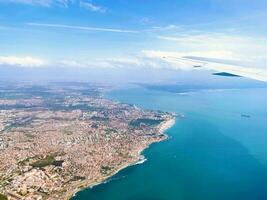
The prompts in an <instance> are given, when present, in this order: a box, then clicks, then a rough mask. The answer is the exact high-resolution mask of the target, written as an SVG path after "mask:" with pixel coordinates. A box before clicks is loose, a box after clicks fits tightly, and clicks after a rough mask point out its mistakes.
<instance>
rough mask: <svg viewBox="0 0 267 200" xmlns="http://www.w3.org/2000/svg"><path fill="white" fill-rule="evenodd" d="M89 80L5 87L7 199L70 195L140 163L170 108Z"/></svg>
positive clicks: (1, 175)
mask: <svg viewBox="0 0 267 200" xmlns="http://www.w3.org/2000/svg"><path fill="white" fill-rule="evenodd" d="M103 90H105V86H99V85H94V84H89V83H50V84H46V85H32V84H25V83H24V84H2V85H1V86H0V157H1V160H0V194H1V198H5V197H7V198H8V199H12V200H13V199H14V200H19V199H24V200H30V199H31V200H32V199H36V200H37V199H38V200H42V199H45V200H52V199H53V200H54V199H57V200H65V199H69V198H71V197H72V195H73V194H75V193H76V192H78V191H79V190H81V189H82V188H86V187H90V186H93V185H95V184H97V183H101V182H102V181H104V180H106V179H107V178H109V177H110V176H112V175H113V174H115V173H116V172H118V171H119V170H120V169H122V168H125V167H127V166H129V165H131V164H134V163H136V162H139V161H140V159H142V157H141V155H140V152H142V151H143V150H144V149H145V148H147V147H148V146H149V145H150V144H152V143H154V142H159V141H162V140H164V139H166V137H167V136H166V135H165V134H164V133H163V132H164V131H165V130H166V129H167V128H169V127H170V126H172V124H173V123H174V120H175V117H174V115H173V114H171V113H167V112H161V111H151V110H142V109H139V108H137V107H136V106H133V105H129V104H123V103H118V102H114V101H111V100H108V99H105V98H103V96H102V91H103Z"/></svg>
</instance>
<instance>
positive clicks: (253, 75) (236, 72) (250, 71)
mask: <svg viewBox="0 0 267 200" xmlns="http://www.w3.org/2000/svg"><path fill="white" fill-rule="evenodd" d="M162 59H164V60H165V61H167V62H171V63H173V64H181V63H187V64H190V63H191V64H192V67H194V68H204V69H208V70H214V71H216V72H219V73H218V75H220V74H221V75H229V76H231V75H233V76H242V77H246V78H250V79H255V80H259V81H264V82H267V70H263V69H256V68H248V67H242V66H238V65H232V64H223V63H218V62H214V61H206V60H203V59H201V58H195V57H176V56H163V57H162Z"/></svg>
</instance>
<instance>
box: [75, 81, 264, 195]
mask: <svg viewBox="0 0 267 200" xmlns="http://www.w3.org/2000/svg"><path fill="white" fill-rule="evenodd" d="M108 96H109V97H110V98H112V99H114V100H118V101H120V102H126V103H131V104H135V105H137V106H140V107H142V108H145V109H154V110H164V111H171V112H175V113H178V114H184V115H185V118H184V119H180V120H177V122H176V124H175V125H174V126H173V127H172V128H171V129H169V130H168V131H167V133H168V135H169V136H170V139H168V140H166V141H164V142H161V143H158V144H153V145H152V146H151V147H150V148H149V149H147V150H145V151H144V155H145V156H146V158H147V159H148V160H147V162H145V163H144V164H142V165H136V166H132V167H129V168H126V169H124V170H122V171H121V172H119V173H118V174H117V175H115V176H114V177H112V178H111V181H109V182H108V183H105V184H101V185H98V186H96V187H94V188H92V189H86V190H84V191H81V192H79V193H78V194H77V195H76V197H75V198H73V199H74V200H87V199H88V200H174V199H179V200H202V199H203V200H226V199H227V200H266V199H267V192H266V185H267V168H266V167H267V145H266V142H267V106H266V104H267V89H266V88H258V89H256V88H242V89H229V88H228V89H227V90H224V89H220V90H216V89H214V88H213V89H212V90H196V91H190V92H186V91H183V92H182V93H176V92H175V90H171V91H170V92H166V91H165V90H161V89H158V88H157V89H153V88H145V87H142V86H138V87H131V88H125V89H119V90H115V91H112V92H111V93H109V94H108ZM242 115H247V116H250V117H244V116H242Z"/></svg>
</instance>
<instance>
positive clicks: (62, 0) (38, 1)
mask: <svg viewBox="0 0 267 200" xmlns="http://www.w3.org/2000/svg"><path fill="white" fill-rule="evenodd" d="M0 3H17V4H26V5H32V6H34V5H36V6H44V7H50V6H51V5H53V4H55V5H56V4H57V5H66V4H67V3H69V0H0Z"/></svg>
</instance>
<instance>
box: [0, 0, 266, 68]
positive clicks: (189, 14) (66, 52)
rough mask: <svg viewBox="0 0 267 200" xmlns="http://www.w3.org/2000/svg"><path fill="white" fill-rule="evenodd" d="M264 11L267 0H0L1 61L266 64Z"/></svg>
mask: <svg viewBox="0 0 267 200" xmlns="http://www.w3.org/2000/svg"><path fill="white" fill-rule="evenodd" d="M266 11H267V1H266V0H253V1H252V0H164V1H163V0H146V1H144V0H128V1H126V0H0V67H2V68H3V67H4V68H8V67H11V68H15V67H18V68H22V67H23V68H26V67H27V68H36V67H38V68H40V67H48V68H56V67H72V68H79V69H81V68H96V67H97V68H102V69H103V68H123V67H126V68H127V67H131V68H157V69H158V68H162V69H164V68H168V67H170V68H172V67H174V66H169V65H167V64H166V63H163V62H162V61H159V60H157V59H155V58H154V57H153V55H154V54H155V52H161V53H164V52H171V53H174V54H177V55H185V56H202V57H208V58H218V59H222V60H231V61H235V62H236V63H240V64H243V65H245V66H249V67H257V68H267V65H266V63H267V23H266V21H267V12H266ZM175 67H177V66H175ZM175 67H174V68H175ZM180 67H181V68H183V66H180Z"/></svg>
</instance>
